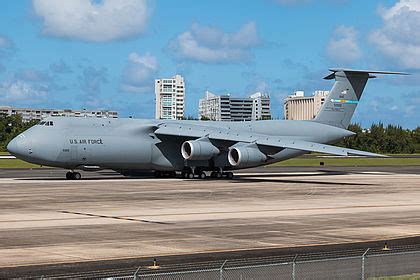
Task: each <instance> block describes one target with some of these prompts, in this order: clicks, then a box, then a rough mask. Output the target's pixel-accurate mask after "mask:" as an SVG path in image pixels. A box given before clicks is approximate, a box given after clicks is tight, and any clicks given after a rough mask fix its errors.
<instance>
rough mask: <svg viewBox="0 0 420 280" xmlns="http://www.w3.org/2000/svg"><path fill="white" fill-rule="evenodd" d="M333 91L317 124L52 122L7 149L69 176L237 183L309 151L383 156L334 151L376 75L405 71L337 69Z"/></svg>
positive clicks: (59, 119)
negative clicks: (238, 174) (244, 172)
mask: <svg viewBox="0 0 420 280" xmlns="http://www.w3.org/2000/svg"><path fill="white" fill-rule="evenodd" d="M330 71H331V74H330V75H328V76H327V77H325V79H335V83H334V85H333V88H332V90H331V91H330V93H329V95H328V96H327V97H326V99H325V102H324V104H323V106H322V108H321V110H320V112H319V114H318V115H317V116H316V117H315V119H313V120H310V121H297V120H265V121H248V122H215V121H186V120H182V121H178V120H139V119H124V118H120V119H107V118H102V119H100V118H83V117H82V118H80V117H78V118H70V117H48V118H46V119H44V120H42V121H41V122H40V123H39V124H38V125H35V126H33V127H31V128H30V129H28V130H26V131H25V132H23V133H21V134H20V135H18V136H17V137H16V138H14V139H13V140H12V141H11V142H10V143H9V144H8V146H7V149H8V151H9V152H10V153H11V154H13V155H15V156H16V157H17V158H19V159H22V160H24V161H27V162H31V163H35V164H39V165H45V166H53V167H60V168H65V169H68V170H70V171H69V172H67V174H66V178H67V179H76V180H77V179H80V178H81V174H80V173H79V172H75V170H88V171H95V170H101V169H113V170H116V171H118V172H120V173H122V174H124V175H127V174H130V173H132V172H133V171H136V170H154V172H155V175H156V176H157V177H161V176H176V172H177V171H178V172H181V176H182V177H184V178H191V179H192V178H195V177H198V178H201V179H204V178H206V176H207V174H206V173H205V171H210V172H211V173H210V175H211V177H214V178H222V177H225V178H232V176H233V173H232V172H231V170H235V169H242V168H249V167H255V166H260V165H266V164H270V163H274V162H278V161H282V160H286V159H290V158H293V157H296V156H300V155H302V154H305V153H308V152H319V153H327V154H333V155H340V156H348V155H350V154H353V155H359V156H368V157H382V155H379V154H374V153H369V152H364V151H358V150H354V149H346V148H342V147H336V146H331V145H330V144H332V143H335V142H338V141H339V140H341V139H342V138H343V137H349V136H352V135H354V133H353V132H351V131H349V130H346V128H347V127H348V126H349V124H350V120H351V117H352V116H353V113H354V110H355V109H356V106H357V104H358V102H359V100H360V97H361V96H362V92H363V90H364V88H365V85H366V83H367V81H368V79H369V78H375V76H374V75H373V74H405V73H398V72H383V71H363V70H351V69H330Z"/></svg>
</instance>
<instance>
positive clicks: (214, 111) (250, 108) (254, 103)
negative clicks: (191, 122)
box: [198, 91, 271, 121]
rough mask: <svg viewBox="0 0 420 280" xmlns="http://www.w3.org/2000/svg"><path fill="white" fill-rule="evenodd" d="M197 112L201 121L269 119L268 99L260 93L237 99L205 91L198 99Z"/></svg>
mask: <svg viewBox="0 0 420 280" xmlns="http://www.w3.org/2000/svg"><path fill="white" fill-rule="evenodd" d="M198 110H199V114H200V119H202V120H203V119H208V120H215V121H250V120H261V119H270V118H271V113H270V97H269V96H268V95H264V94H262V93H260V92H257V93H255V94H253V95H251V96H250V97H245V98H237V97H231V96H230V95H229V94H225V95H215V94H213V93H211V92H209V91H206V92H205V96H204V98H203V99H200V102H199V108H198Z"/></svg>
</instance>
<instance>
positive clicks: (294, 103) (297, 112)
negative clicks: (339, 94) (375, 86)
mask: <svg viewBox="0 0 420 280" xmlns="http://www.w3.org/2000/svg"><path fill="white" fill-rule="evenodd" d="M329 93H330V92H329V91H326V90H317V91H315V92H314V93H313V95H312V96H305V93H304V92H303V91H295V92H294V93H293V94H292V95H289V96H287V97H286V98H285V99H284V118H285V119H286V120H312V119H313V118H314V117H315V116H316V115H317V114H318V113H319V111H320V110H321V107H322V105H323V104H324V102H325V98H326V97H327V96H328V94H329Z"/></svg>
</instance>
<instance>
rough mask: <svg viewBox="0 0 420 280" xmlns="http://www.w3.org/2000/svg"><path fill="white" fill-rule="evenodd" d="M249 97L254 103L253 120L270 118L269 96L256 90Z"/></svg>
mask: <svg viewBox="0 0 420 280" xmlns="http://www.w3.org/2000/svg"><path fill="white" fill-rule="evenodd" d="M249 98H251V99H252V100H253V101H254V104H253V106H252V119H253V120H267V119H271V112H270V96H268V95H264V94H262V93H261V92H256V93H254V94H253V95H251V96H250V97H249Z"/></svg>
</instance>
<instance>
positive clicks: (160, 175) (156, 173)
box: [155, 170, 162, 178]
mask: <svg viewBox="0 0 420 280" xmlns="http://www.w3.org/2000/svg"><path fill="white" fill-rule="evenodd" d="M155 177H156V178H160V177H162V172H160V171H159V170H155Z"/></svg>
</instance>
